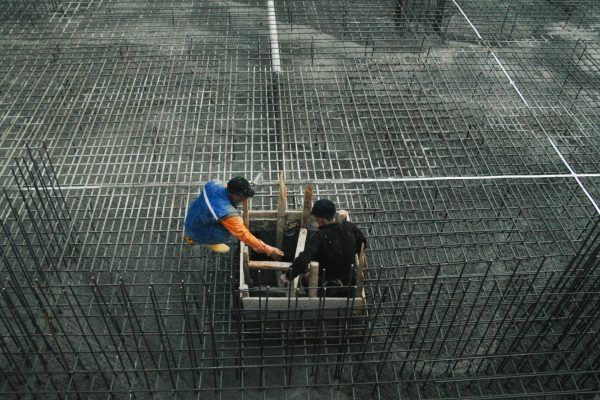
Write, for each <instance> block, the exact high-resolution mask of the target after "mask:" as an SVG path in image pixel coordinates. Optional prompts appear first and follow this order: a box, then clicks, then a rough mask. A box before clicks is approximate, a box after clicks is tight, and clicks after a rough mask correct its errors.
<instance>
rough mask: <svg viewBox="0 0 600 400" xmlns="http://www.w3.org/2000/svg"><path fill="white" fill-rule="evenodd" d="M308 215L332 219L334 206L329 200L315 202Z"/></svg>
mask: <svg viewBox="0 0 600 400" xmlns="http://www.w3.org/2000/svg"><path fill="white" fill-rule="evenodd" d="M310 214H311V215H314V216H315V217H317V218H325V219H328V220H330V219H333V216H334V215H335V204H333V202H331V200H327V199H321V200H317V201H316V202H315V204H314V205H313V208H312V210H310Z"/></svg>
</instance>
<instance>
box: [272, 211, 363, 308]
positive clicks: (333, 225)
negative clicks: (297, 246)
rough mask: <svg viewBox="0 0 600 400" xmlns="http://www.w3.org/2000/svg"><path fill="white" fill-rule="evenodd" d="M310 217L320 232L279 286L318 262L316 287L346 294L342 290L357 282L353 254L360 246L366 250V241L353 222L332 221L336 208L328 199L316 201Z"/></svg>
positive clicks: (337, 293)
mask: <svg viewBox="0 0 600 400" xmlns="http://www.w3.org/2000/svg"><path fill="white" fill-rule="evenodd" d="M310 214H311V215H312V216H313V217H314V218H315V220H316V222H317V225H318V227H319V230H318V231H317V232H315V233H313V234H312V235H311V236H310V238H309V239H308V241H307V244H306V246H305V247H304V251H303V252H301V253H300V254H299V255H298V257H297V258H296V259H295V260H294V262H293V263H292V265H291V266H290V268H289V270H288V271H287V272H286V273H285V274H282V275H281V278H280V280H281V283H282V284H284V285H285V284H288V283H289V282H290V281H291V280H292V279H294V278H295V277H296V276H298V275H300V274H303V273H305V272H306V271H307V270H308V263H309V262H310V261H317V262H318V263H319V286H320V287H327V288H328V289H327V293H328V294H329V295H331V296H339V295H343V293H349V292H348V290H347V288H345V287H347V286H349V285H354V284H355V283H356V272H355V268H354V267H355V255H356V254H357V253H359V252H360V248H361V246H362V245H363V244H364V246H365V247H366V245H367V241H366V239H365V237H364V236H363V234H362V232H361V231H360V229H358V227H357V226H356V225H354V224H353V223H351V222H349V221H343V222H340V223H338V222H336V221H335V205H334V204H333V203H332V202H331V201H330V200H327V199H321V200H318V201H316V202H315V204H314V205H313V207H312V210H311V211H310ZM336 287H338V288H339V289H336Z"/></svg>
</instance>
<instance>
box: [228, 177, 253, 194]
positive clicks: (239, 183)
mask: <svg viewBox="0 0 600 400" xmlns="http://www.w3.org/2000/svg"><path fill="white" fill-rule="evenodd" d="M227 190H229V191H230V192H231V193H236V194H241V195H242V196H245V197H252V196H254V189H252V186H251V185H250V182H248V181H247V180H246V178H242V177H241V176H236V177H235V178H232V179H231V180H230V181H229V182H227Z"/></svg>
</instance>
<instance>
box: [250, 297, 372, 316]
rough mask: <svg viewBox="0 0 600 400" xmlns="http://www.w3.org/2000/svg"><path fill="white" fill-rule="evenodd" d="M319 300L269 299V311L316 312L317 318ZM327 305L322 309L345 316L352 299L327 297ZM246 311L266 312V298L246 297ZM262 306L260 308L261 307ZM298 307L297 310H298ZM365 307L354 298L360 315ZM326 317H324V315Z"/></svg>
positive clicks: (355, 308) (361, 301)
mask: <svg viewBox="0 0 600 400" xmlns="http://www.w3.org/2000/svg"><path fill="white" fill-rule="evenodd" d="M319 301H321V299H319V298H318V297H315V298H309V297H298V302H297V303H296V298H293V299H292V301H289V300H288V298H287V297H269V304H268V309H269V310H272V311H275V310H288V309H289V310H293V309H298V310H314V311H315V317H316V316H317V314H316V313H318V312H319V311H318V310H319ZM324 301H325V303H324V304H321V308H322V309H324V310H332V311H339V312H341V313H343V314H341V315H345V313H347V311H346V310H347V309H348V305H349V304H352V298H350V299H347V298H346V297H325V300H324ZM242 304H243V307H244V310H260V309H262V310H264V308H265V304H266V301H265V297H264V296H263V297H262V298H261V299H260V300H259V298H258V297H244V298H243V299H242ZM259 304H260V307H259ZM296 305H297V308H296ZM363 307H364V300H363V299H362V298H360V297H356V298H354V311H355V312H358V313H360V312H361V311H362V309H363ZM322 317H324V315H322Z"/></svg>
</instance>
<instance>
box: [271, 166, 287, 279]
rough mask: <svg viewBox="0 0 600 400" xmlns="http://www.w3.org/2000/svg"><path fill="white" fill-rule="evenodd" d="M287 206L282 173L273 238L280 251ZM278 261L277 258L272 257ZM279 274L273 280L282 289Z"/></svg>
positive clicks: (285, 188)
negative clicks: (275, 228) (275, 230)
mask: <svg viewBox="0 0 600 400" xmlns="http://www.w3.org/2000/svg"><path fill="white" fill-rule="evenodd" d="M286 206H287V187H286V186H285V180H284V178H283V173H280V174H279V205H278V206H277V232H276V236H275V247H277V248H278V249H281V248H282V247H283V231H284V230H285V210H286ZM273 258H275V259H276V260H279V257H273ZM280 277H281V272H280V271H278V272H275V279H276V281H277V286H279V287H283V285H282V284H281V281H280V280H279V278H280Z"/></svg>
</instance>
